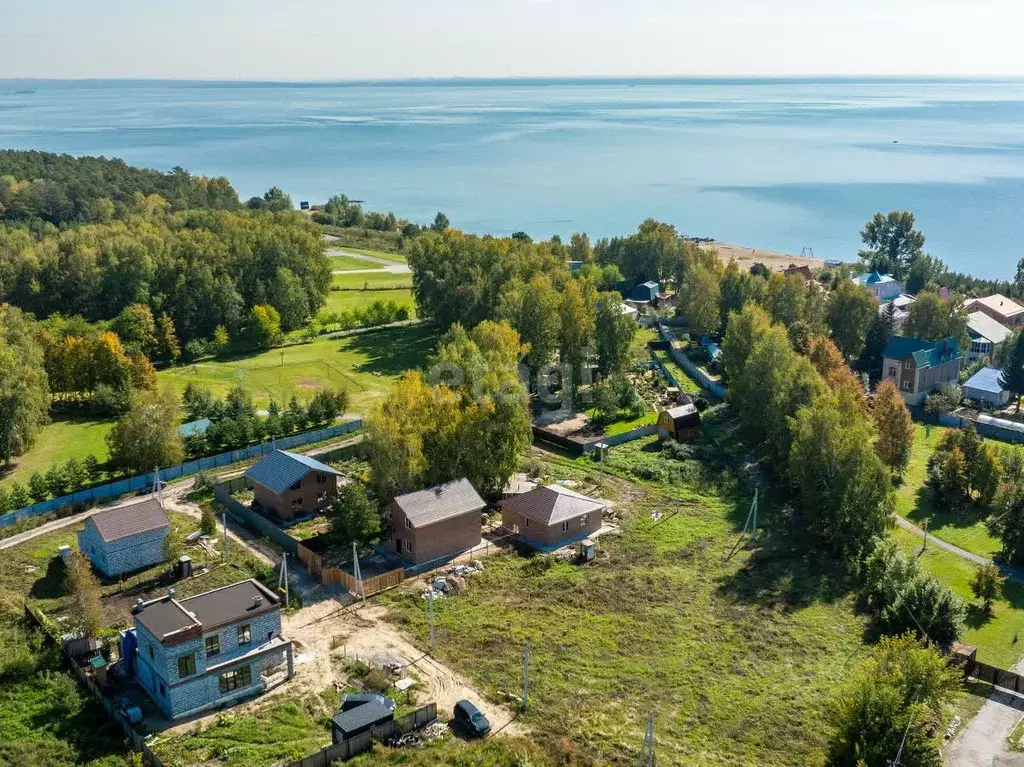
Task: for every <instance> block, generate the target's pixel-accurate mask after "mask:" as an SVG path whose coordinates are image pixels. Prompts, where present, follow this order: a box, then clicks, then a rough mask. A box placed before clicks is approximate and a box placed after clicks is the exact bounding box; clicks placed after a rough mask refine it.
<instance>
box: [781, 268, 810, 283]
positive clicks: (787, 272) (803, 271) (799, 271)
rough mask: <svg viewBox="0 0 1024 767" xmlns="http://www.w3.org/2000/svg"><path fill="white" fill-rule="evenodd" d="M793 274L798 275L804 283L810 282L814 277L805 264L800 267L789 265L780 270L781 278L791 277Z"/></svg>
mask: <svg viewBox="0 0 1024 767" xmlns="http://www.w3.org/2000/svg"><path fill="white" fill-rule="evenodd" d="M794 274H795V275H799V276H800V278H801V279H803V280H804V281H805V282H810V281H811V280H813V279H814V275H813V274H811V267H809V266H808V265H807V264H801V265H800V266H797V265H796V264H790V265H789V266H787V267H786V268H785V269H783V270H782V276H783V277H792V276H793V275H794Z"/></svg>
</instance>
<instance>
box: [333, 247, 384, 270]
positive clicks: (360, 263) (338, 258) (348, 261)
mask: <svg viewBox="0 0 1024 767" xmlns="http://www.w3.org/2000/svg"><path fill="white" fill-rule="evenodd" d="M327 258H328V259H329V260H330V262H331V270H332V271H337V270H340V269H377V268H378V264H377V263H376V262H375V261H367V260H366V259H364V258H356V257H355V256H349V255H345V254H343V253H341V254H339V253H337V252H333V253H332V252H331V251H327Z"/></svg>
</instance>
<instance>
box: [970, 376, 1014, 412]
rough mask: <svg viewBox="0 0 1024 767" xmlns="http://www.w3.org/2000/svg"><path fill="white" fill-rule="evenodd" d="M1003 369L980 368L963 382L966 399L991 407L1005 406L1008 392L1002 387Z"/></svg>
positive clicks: (1008, 397)
mask: <svg viewBox="0 0 1024 767" xmlns="http://www.w3.org/2000/svg"><path fill="white" fill-rule="evenodd" d="M1002 378H1003V371H1002V370H998V369H997V368H987V367H986V368H982V369H981V370H979V371H978V372H977V373H975V374H974V375H972V376H971V377H970V378H968V379H967V380H966V381H965V382H964V386H963V392H964V397H965V398H966V399H970V400H974V401H975V402H978V403H981V404H983V405H991V406H992V407H1006V405H1008V404H1009V402H1010V392H1009V391H1008V390H1007V389H1005V388H1003V384H1002Z"/></svg>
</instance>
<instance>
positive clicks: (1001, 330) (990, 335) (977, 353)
mask: <svg viewBox="0 0 1024 767" xmlns="http://www.w3.org/2000/svg"><path fill="white" fill-rule="evenodd" d="M967 332H968V333H969V334H970V336H971V346H970V348H969V349H968V350H967V364H968V365H973V364H974V363H975V362H977V361H978V360H985V359H987V360H988V361H990V362H991V361H992V360H993V358H994V357H995V354H996V351H997V350H998V349H999V347H1000V345H1001V344H1004V343H1006V342H1007V341H1009V340H1010V339H1011V338H1013V331H1012V330H1010V329H1009V328H1008V327H1006V326H1005V325H1003V324H1002V323H1000V322H997V321H996V320H994V319H992V317H990V316H989V315H988V314H986V313H985V312H980V311H979V312H971V313H970V314H968V315H967Z"/></svg>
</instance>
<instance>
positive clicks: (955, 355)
mask: <svg viewBox="0 0 1024 767" xmlns="http://www.w3.org/2000/svg"><path fill="white" fill-rule="evenodd" d="M960 357H961V355H960V345H959V344H958V343H957V342H956V339H955V338H952V337H950V338H944V339H942V340H939V341H922V340H921V339H919V338H904V337H903V336H893V337H892V338H890V339H889V343H888V344H886V347H885V351H883V352H882V378H883V379H886V378H888V379H891V380H892V381H894V382H895V383H896V388H897V389H898V390H899V393H900V396H901V397H903V401H904V402H905V403H906V404H907V405H908V406H913V405H919V404H921V402H922V401H923V400H924V398H925V397H926V396H928V395H929V394H930V393H931V392H933V391H935V388H936V387H937V386H939V384H944V383H949V384H956V383H957V380H958V378H959V375H960Z"/></svg>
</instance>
